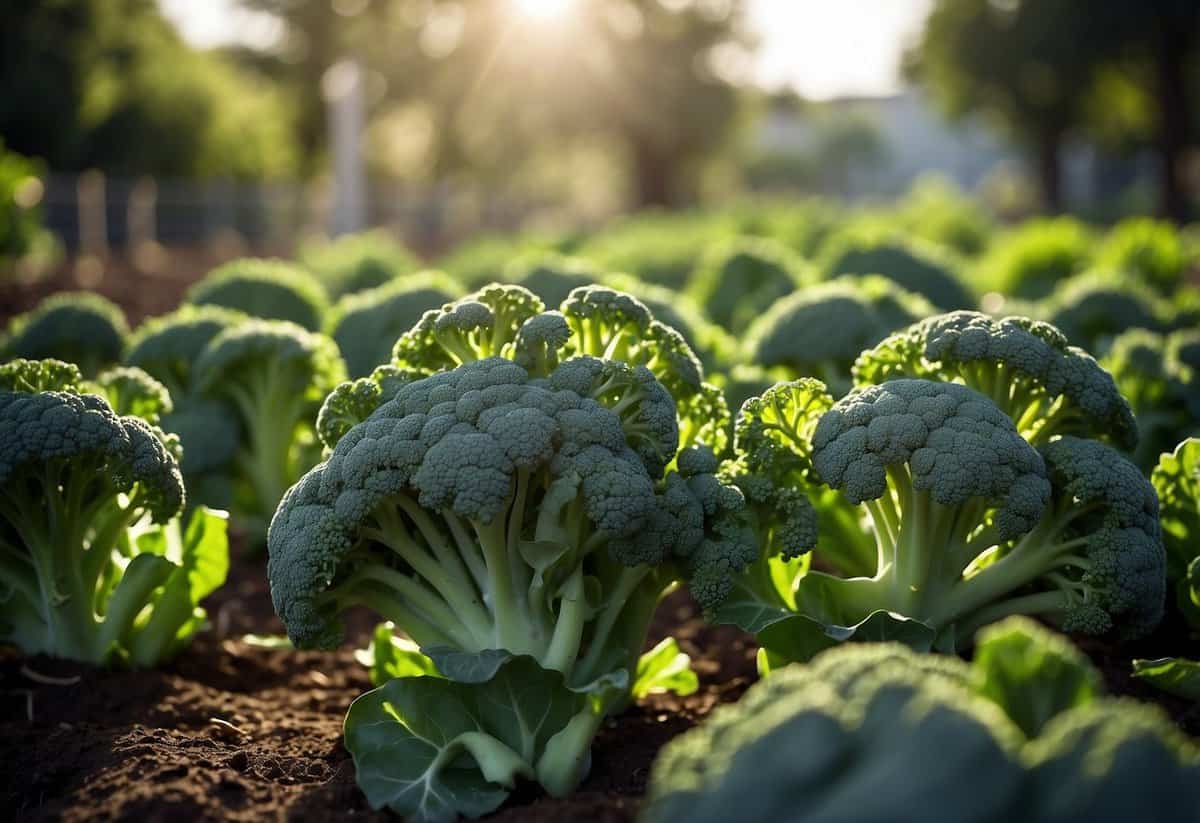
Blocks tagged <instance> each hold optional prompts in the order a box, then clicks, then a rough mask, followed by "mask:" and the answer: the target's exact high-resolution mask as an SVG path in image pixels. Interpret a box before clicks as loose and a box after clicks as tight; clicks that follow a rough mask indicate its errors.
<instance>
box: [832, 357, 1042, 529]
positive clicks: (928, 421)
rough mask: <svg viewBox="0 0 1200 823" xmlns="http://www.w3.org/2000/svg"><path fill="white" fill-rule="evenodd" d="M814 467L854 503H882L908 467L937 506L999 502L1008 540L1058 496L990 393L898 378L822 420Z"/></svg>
mask: <svg viewBox="0 0 1200 823" xmlns="http://www.w3.org/2000/svg"><path fill="white" fill-rule="evenodd" d="M812 447H813V455H812V462H813V467H814V468H815V469H816V472H817V474H818V475H819V476H820V478H821V479H822V480H823V481H824V482H825V483H827V484H828V485H830V486H831V487H833V488H836V489H839V490H840V491H841V492H843V493H844V494H845V495H846V497H847V498H848V499H849V500H850V501H851V502H852V503H861V502H863V501H867V500H875V499H878V498H880V497H882V496H883V495H884V494H885V493H886V492H887V489H888V471H889V470H893V471H895V470H905V469H906V470H907V472H908V473H909V475H910V476H911V479H912V486H913V488H914V489H916V490H917V491H924V492H928V493H929V494H930V496H931V498H932V499H933V500H934V502H936V503H939V504H941V505H943V506H959V505H962V504H964V503H966V502H967V501H968V500H970V499H972V498H977V499H980V500H983V501H987V502H988V503H990V504H992V505H995V506H996V515H995V517H996V526H997V528H998V529H999V531H1000V534H1001V535H1002V536H1006V537H1015V536H1017V535H1020V534H1023V533H1024V532H1026V531H1028V530H1029V529H1030V528H1032V527H1033V525H1034V524H1035V523H1036V522H1037V520H1038V519H1039V518H1040V517H1041V515H1042V512H1043V511H1044V509H1045V507H1046V503H1047V501H1048V499H1049V492H1050V488H1049V483H1048V482H1047V480H1046V471H1045V466H1044V464H1043V462H1042V458H1041V457H1040V456H1039V455H1038V453H1037V451H1036V450H1035V449H1034V448H1033V447H1032V446H1030V445H1029V444H1028V443H1027V442H1026V441H1025V439H1024V438H1022V437H1021V435H1020V434H1019V433H1018V432H1017V430H1016V427H1015V426H1014V425H1013V423H1012V421H1011V420H1010V419H1009V418H1008V417H1007V415H1005V414H1004V412H1002V411H1001V410H1000V409H999V408H997V406H996V405H995V404H994V403H992V402H991V401H990V400H989V399H988V398H987V397H984V396H983V395H981V394H980V393H979V392H976V391H974V390H972V389H969V388H967V387H966V386H962V385H959V384H957V383H938V382H934V381H930V380H917V379H899V380H890V381H888V382H886V383H883V384H881V385H878V386H867V387H864V388H860V389H855V390H854V391H853V392H851V393H850V394H849V395H847V396H846V397H844V398H843V399H842V400H840V401H838V402H837V403H835V404H834V405H833V407H832V408H831V409H830V410H829V411H828V412H826V413H825V414H824V415H822V416H821V419H820V421H819V422H818V423H817V426H816V428H815V429H814V431H813V435H812Z"/></svg>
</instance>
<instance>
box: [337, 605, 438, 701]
mask: <svg viewBox="0 0 1200 823" xmlns="http://www.w3.org/2000/svg"><path fill="white" fill-rule="evenodd" d="M395 629H396V627H395V625H394V624H393V623H391V622H390V621H389V622H387V623H380V624H379V625H378V626H376V627H375V631H374V632H372V634H371V642H370V644H369V645H368V646H367V647H366V648H365V649H358V650H356V651H355V652H354V659H355V660H357V661H358V662H359V663H361V664H363V665H364V666H366V667H367V668H368V669H370V670H371V683H372V685H375V686H380V685H383V684H384V683H386V682H387V681H389V680H391V679H393V678H396V677H420V676H421V675H433V676H436V675H437V674H438V671H437V667H436V666H434V665H433V661H432V660H430V659H429V658H428V657H426V656H425V655H424V654H422V653H421V649H420V648H419V647H418V646H417V644H416V643H414V642H412V641H411V640H409V639H408V638H404V637H397V636H396V631H395Z"/></svg>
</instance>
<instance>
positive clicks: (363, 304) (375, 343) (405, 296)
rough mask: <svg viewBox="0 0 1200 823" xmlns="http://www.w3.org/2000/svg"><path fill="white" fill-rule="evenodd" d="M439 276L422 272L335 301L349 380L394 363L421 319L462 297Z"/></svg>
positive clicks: (333, 332)
mask: <svg viewBox="0 0 1200 823" xmlns="http://www.w3.org/2000/svg"><path fill="white" fill-rule="evenodd" d="M461 292H462V289H461V287H460V286H459V285H458V284H457V283H455V282H454V281H453V280H451V279H450V278H449V277H447V276H446V275H444V274H442V273H441V272H421V273H419V274H415V275H412V276H410V277H404V278H402V279H399V280H393V281H391V282H389V283H387V284H385V285H382V286H378V287H376V288H373V289H369V290H366V291H358V292H355V293H353V294H348V295H346V296H345V297H343V298H342V299H341V300H339V301H338V302H337V304H336V305H335V306H334V308H333V312H332V314H331V317H330V321H329V323H328V329H329V334H330V336H331V337H332V338H333V339H334V341H335V342H336V343H337V344H338V348H339V349H341V352H342V357H343V358H345V360H346V369H347V371H348V372H349V373H350V376H351V377H365V376H366V375H368V374H370V373H371V370H372V369H374V368H375V367H376V366H378V365H381V364H383V363H387V362H388V361H389V360H390V359H391V354H392V346H393V345H394V344H395V342H396V340H397V339H399V338H400V336H401V335H403V334H404V333H405V332H406V331H408V330H409V329H410V328H412V327H413V326H414V325H415V324H416V323H417V322H418V321H420V319H421V316H422V315H423V314H424V313H425V312H427V311H430V310H432V309H436V308H438V307H439V306H442V305H444V304H446V303H448V302H450V301H451V300H453V299H454V298H455V297H456V296H457V295H459V294H461Z"/></svg>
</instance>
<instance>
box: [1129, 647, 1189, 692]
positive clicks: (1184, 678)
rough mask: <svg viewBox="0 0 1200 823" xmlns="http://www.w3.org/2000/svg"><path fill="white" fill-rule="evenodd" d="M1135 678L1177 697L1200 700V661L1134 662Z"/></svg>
mask: <svg viewBox="0 0 1200 823" xmlns="http://www.w3.org/2000/svg"><path fill="white" fill-rule="evenodd" d="M1133 676H1134V677H1136V678H1138V679H1140V680H1145V681H1146V682H1147V683H1149V684H1150V685H1152V686H1154V687H1155V688H1157V689H1162V690H1163V691H1164V692H1167V693H1168V694H1173V695H1175V696H1176V697H1183V698H1186V699H1188V700H1200V661H1196V660H1185V659H1184V658H1182V657H1163V658H1159V659H1158V660H1134V661H1133Z"/></svg>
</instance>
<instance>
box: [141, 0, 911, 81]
mask: <svg viewBox="0 0 1200 823" xmlns="http://www.w3.org/2000/svg"><path fill="white" fill-rule="evenodd" d="M160 2H161V3H162V6H163V9H164V11H165V12H166V13H167V16H168V17H170V18H171V19H172V20H174V21H175V22H176V24H177V25H179V27H180V29H181V30H182V31H183V34H184V36H185V37H186V38H187V39H188V40H189V41H190V42H192V43H194V44H195V45H197V46H200V47H208V46H214V45H220V44H224V43H228V42H231V41H242V42H270V41H271V40H272V39H273V37H274V35H275V33H276V32H275V29H274V28H273V26H274V24H273V22H272V21H271V19H270V18H264V17H263V16H261V15H255V14H252V13H250V12H246V11H244V10H241V9H238V8H237V5H236V2H235V0H160ZM748 2H749V8H750V18H751V24H752V26H753V28H754V30H755V32H756V33H757V35H758V37H759V38H760V43H759V54H758V58H757V65H756V67H755V70H754V76H755V78H756V79H757V81H758V82H759V83H761V84H762V85H764V86H767V87H769V88H778V87H783V86H791V87H792V88H794V89H796V90H797V91H798V92H800V93H801V94H802V95H803V96H805V97H807V98H810V99H817V100H822V99H828V98H830V97H840V96H844V95H879V94H888V93H890V92H893V91H895V90H896V89H897V87H898V85H899V67H900V58H901V56H902V55H903V53H904V48H905V46H906V45H907V44H908V43H909V42H911V40H912V38H913V37H915V36H916V34H917V33H919V31H920V29H921V25H922V23H923V22H924V20H925V16H926V15H927V14H928V12H929V8H930V4H931V2H932V0H748Z"/></svg>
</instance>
